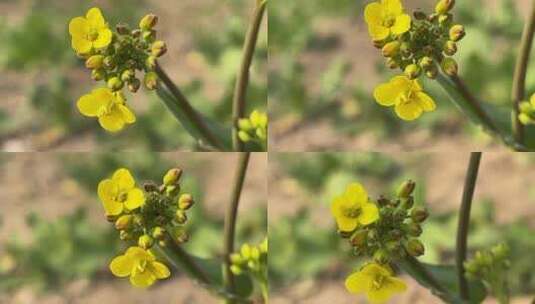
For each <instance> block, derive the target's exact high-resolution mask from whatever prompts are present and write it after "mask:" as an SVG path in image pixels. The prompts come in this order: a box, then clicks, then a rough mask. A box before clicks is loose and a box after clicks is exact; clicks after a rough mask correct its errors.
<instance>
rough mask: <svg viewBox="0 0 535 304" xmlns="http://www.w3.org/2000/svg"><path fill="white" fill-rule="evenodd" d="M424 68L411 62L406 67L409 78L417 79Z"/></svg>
mask: <svg viewBox="0 0 535 304" xmlns="http://www.w3.org/2000/svg"><path fill="white" fill-rule="evenodd" d="M421 72H422V70H421V69H420V67H418V66H417V65H416V64H409V65H408V66H407V67H406V68H405V75H407V77H409V79H416V78H418V77H419V76H420V74H421Z"/></svg>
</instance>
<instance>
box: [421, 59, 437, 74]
mask: <svg viewBox="0 0 535 304" xmlns="http://www.w3.org/2000/svg"><path fill="white" fill-rule="evenodd" d="M432 66H434V62H433V59H432V58H431V57H429V56H425V57H423V58H422V59H421V60H420V67H421V68H422V69H423V70H424V71H427V70H429V68H431V67H432Z"/></svg>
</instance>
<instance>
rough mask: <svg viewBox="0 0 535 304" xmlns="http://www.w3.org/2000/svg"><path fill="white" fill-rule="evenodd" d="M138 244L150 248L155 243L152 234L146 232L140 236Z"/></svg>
mask: <svg viewBox="0 0 535 304" xmlns="http://www.w3.org/2000/svg"><path fill="white" fill-rule="evenodd" d="M137 244H138V245H139V247H141V248H143V249H149V248H150V247H152V245H153V244H154V239H153V238H152V237H151V236H150V235H147V234H144V235H142V236H140V237H139V239H138V241H137Z"/></svg>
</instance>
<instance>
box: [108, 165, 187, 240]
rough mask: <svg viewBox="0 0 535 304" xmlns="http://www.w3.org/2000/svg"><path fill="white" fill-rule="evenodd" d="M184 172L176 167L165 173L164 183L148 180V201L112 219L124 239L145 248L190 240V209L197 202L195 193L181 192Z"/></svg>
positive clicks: (146, 189) (146, 193)
mask: <svg viewBox="0 0 535 304" xmlns="http://www.w3.org/2000/svg"><path fill="white" fill-rule="evenodd" d="M181 175H182V170H181V169H179V168H174V169H171V170H169V171H168V172H167V173H166V174H165V176H164V177H163V184H161V185H157V184H156V183H154V182H146V183H145V184H144V190H145V195H144V196H145V203H144V204H143V205H142V206H141V207H140V208H137V209H135V210H127V211H125V212H124V213H123V214H121V215H119V216H118V217H113V218H111V219H110V220H113V221H115V228H116V229H117V230H119V232H120V238H121V239H122V240H124V241H128V242H137V245H138V246H139V247H141V248H143V249H145V250H147V249H149V248H151V247H152V246H153V245H154V244H156V243H157V244H158V245H159V246H162V247H165V246H166V244H167V242H168V241H174V242H175V243H177V244H181V243H184V242H186V241H188V238H189V236H188V234H187V232H186V230H185V224H186V222H187V220H188V218H187V215H186V212H187V210H189V209H190V208H191V207H192V206H193V203H194V201H193V198H192V196H191V194H188V193H181V189H180V177H181Z"/></svg>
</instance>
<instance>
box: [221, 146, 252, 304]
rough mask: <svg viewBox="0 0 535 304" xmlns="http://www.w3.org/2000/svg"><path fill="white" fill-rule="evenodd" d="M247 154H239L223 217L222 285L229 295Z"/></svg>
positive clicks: (230, 301) (232, 290) (232, 289)
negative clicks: (230, 193) (231, 257)
mask: <svg viewBox="0 0 535 304" xmlns="http://www.w3.org/2000/svg"><path fill="white" fill-rule="evenodd" d="M249 156H250V153H249V152H245V153H240V155H239V161H238V168H237V171H236V179H235V180H234V188H233V190H232V196H231V198H230V203H229V205H228V206H227V212H226V215H225V227H224V256H225V260H224V265H223V284H224V286H225V288H226V291H227V292H229V293H234V292H235V286H234V285H235V284H234V274H233V273H232V271H230V266H231V262H230V255H231V254H232V253H233V252H234V239H235V232H236V218H237V214H238V205H239V202H240V196H241V192H242V188H243V183H244V181H245V173H246V172H247V165H248V163H249ZM225 303H229V304H230V303H235V302H234V301H233V300H231V299H225Z"/></svg>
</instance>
